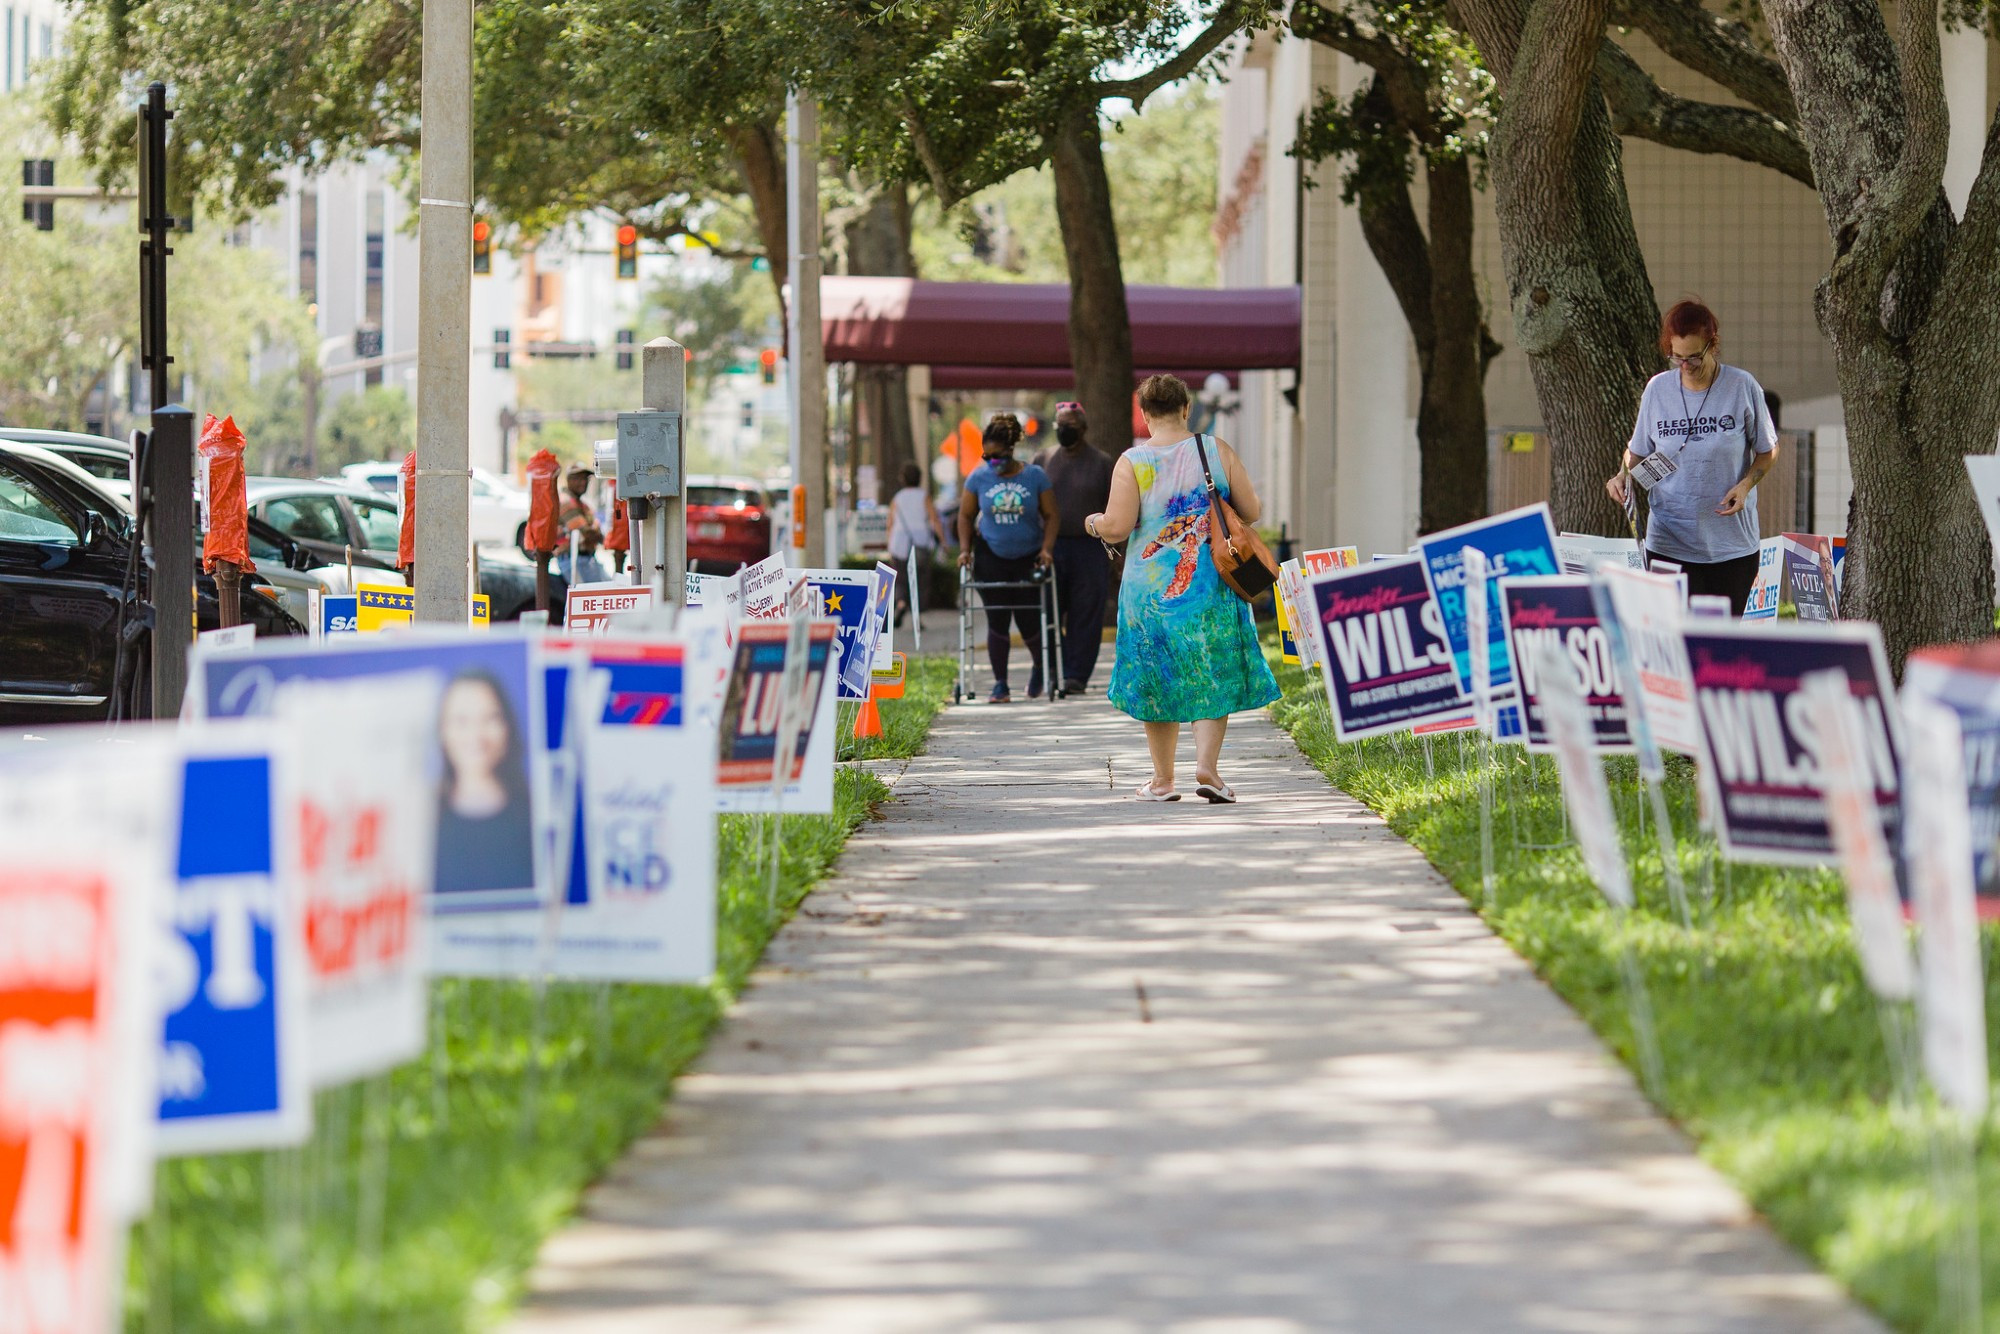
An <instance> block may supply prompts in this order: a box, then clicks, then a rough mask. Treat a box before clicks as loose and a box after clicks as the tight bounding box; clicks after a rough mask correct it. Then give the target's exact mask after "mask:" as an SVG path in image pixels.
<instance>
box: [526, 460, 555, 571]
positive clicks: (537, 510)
mask: <svg viewBox="0 0 2000 1334" xmlns="http://www.w3.org/2000/svg"><path fill="white" fill-rule="evenodd" d="M561 473H562V464H560V463H558V462H557V461H556V456H555V455H554V454H551V453H550V452H549V451H548V450H546V449H538V450H536V451H535V456H534V457H533V458H531V459H529V460H528V532H527V535H526V537H525V538H524V539H523V542H522V545H523V546H525V547H526V548H527V549H528V550H529V551H542V552H552V551H554V550H555V549H556V547H557V545H558V542H557V536H556V478H557V477H558V476H560V475H561Z"/></svg>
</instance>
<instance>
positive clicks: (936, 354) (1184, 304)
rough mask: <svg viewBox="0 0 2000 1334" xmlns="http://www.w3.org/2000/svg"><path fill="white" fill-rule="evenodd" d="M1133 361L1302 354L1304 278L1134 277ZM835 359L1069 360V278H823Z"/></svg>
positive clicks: (1167, 366)
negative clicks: (1151, 283)
mask: <svg viewBox="0 0 2000 1334" xmlns="http://www.w3.org/2000/svg"><path fill="white" fill-rule="evenodd" d="M1125 303H1126V307H1127V309H1128V310H1129V311H1130V312H1131V316H1132V361H1133V364H1134V365H1138V366H1150V367H1153V368H1155V369H1158V370H1170V371H1174V372H1176V373H1177V374H1179V373H1186V372H1195V373H1198V374H1204V375H1205V374H1207V373H1208V372H1209V371H1218V370H1220V371H1233V370H1263V369H1275V368H1279V367H1285V366H1296V365H1297V364H1298V360H1299V289H1298V288H1296V287H1143V286H1128V287H1127V288H1126V289H1125ZM820 328H821V332H822V335H823V337H824V338H825V341H826V359H827V360H828V361H857V362H874V363H878V364H879V363H887V364H891V365H902V366H925V365H929V366H968V367H1005V366H1011V367H1048V368H1057V367H1067V366H1068V365H1069V364H1070V356H1069V285H1068V284H1066V283H940V282H927V281H924V280H921V279H914V278H846V277H833V278H822V279H821V280H820Z"/></svg>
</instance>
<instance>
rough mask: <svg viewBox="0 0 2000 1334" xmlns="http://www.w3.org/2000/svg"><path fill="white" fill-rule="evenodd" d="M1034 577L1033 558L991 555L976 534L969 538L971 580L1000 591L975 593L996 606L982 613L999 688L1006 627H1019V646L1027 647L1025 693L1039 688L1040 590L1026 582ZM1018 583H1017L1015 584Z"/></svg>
mask: <svg viewBox="0 0 2000 1334" xmlns="http://www.w3.org/2000/svg"><path fill="white" fill-rule="evenodd" d="M1034 574H1035V554H1034V553H1033V552H1029V553H1028V554H1027V555H1025V556H999V555H995V554H994V552H993V548H992V547H989V546H987V545H986V539H985V538H983V537H981V536H980V535H979V534H978V533H976V532H975V533H974V534H973V535H972V577H973V578H974V579H975V580H977V581H978V582H980V583H982V584H1002V585H1004V586H1003V587H1000V588H984V589H981V590H980V592H979V599H980V601H981V602H988V603H996V602H997V603H999V604H1000V606H1001V609H1000V610H993V611H988V612H987V613H986V656H987V658H988V660H990V661H991V662H992V664H993V679H994V680H995V681H996V682H998V683H999V684H1001V685H1003V686H1004V685H1006V684H1007V653H1008V649H1009V648H1010V647H1011V646H1012V645H1013V642H1014V636H1013V632H1012V631H1011V630H1010V629H1009V628H1008V627H1009V625H1010V623H1011V624H1012V625H1018V626H1020V627H1021V642H1022V643H1023V644H1025V645H1027V648H1028V662H1029V664H1030V667H1031V670H1030V671H1029V673H1028V689H1029V690H1030V691H1031V692H1032V691H1033V690H1034V688H1035V687H1036V686H1038V685H1040V684H1042V612H1041V605H1042V602H1041V599H1042V588H1041V585H1040V584H1034V583H1029V582H1027V581H1028V580H1030V579H1032V578H1033V577H1034ZM1015 580H1020V581H1021V582H1020V583H1018V584H1017V583H1015V582H1014V581H1015Z"/></svg>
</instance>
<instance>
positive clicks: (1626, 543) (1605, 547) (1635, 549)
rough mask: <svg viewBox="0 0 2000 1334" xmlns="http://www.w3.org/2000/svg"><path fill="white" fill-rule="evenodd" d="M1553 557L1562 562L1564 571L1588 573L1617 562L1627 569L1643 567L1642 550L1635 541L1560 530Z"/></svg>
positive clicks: (1627, 538)
mask: <svg viewBox="0 0 2000 1334" xmlns="http://www.w3.org/2000/svg"><path fill="white" fill-rule="evenodd" d="M1556 559H1557V560H1559V561H1561V562H1562V572H1563V573H1564V574H1591V573H1593V572H1595V571H1596V569H1597V567H1598V566H1600V565H1616V566H1618V567H1620V568H1621V569H1627V570H1643V569H1645V568H1646V556H1645V553H1644V552H1642V551H1640V550H1639V543H1638V541H1637V540H1636V539H1633V538H1630V537H1593V536H1592V535H1590V534H1589V533H1559V534H1557V536H1556Z"/></svg>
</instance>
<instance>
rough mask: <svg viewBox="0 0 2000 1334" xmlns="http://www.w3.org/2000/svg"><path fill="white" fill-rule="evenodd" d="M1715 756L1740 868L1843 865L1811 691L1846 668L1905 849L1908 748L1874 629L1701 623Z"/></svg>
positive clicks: (1865, 624) (1723, 828) (1885, 808)
mask: <svg viewBox="0 0 2000 1334" xmlns="http://www.w3.org/2000/svg"><path fill="white" fill-rule="evenodd" d="M1682 639H1683V641H1684V642H1685V643H1686V646H1687V655H1688V663H1689V666H1690V668H1691V670H1692V673H1693V678H1694V692H1695V702H1696V705H1697V711H1698V712H1699V714H1700V717H1701V728H1702V740H1703V748H1704V751H1705V754H1706V757H1707V761H1708V765H1709V770H1710V772H1711V774H1713V776H1714V779H1715V786H1716V791H1717V792H1718V793H1719V795H1720V797H1721V809H1720V810H1719V811H1718V813H1717V822H1716V823H1717V828H1718V830H1719V832H1720V833H1721V836H1722V846H1723V850H1724V851H1725V852H1727V853H1728V854H1729V855H1730V856H1731V857H1733V858H1736V859H1737V860H1740V861H1758V862H1774V863H1778V864H1782V865H1795V866H1822V865H1830V864H1832V863H1833V861H1834V860H1835V848H1834V843H1833V835H1832V832H1831V831H1830V830H1829V829H1828V827H1827V815H1826V801H1825V798H1824V796H1823V795H1822V792H1821V776H1820V767H1821V760H1820V757H1821V752H1822V750H1823V747H1824V744H1825V743H1824V741H1823V739H1822V738H1821V736H1820V735H1819V732H1818V730H1817V729H1816V728H1815V727H1814V726H1813V721H1812V716H1811V713H1810V710H1809V708H1808V706H1807V701H1805V700H1804V699H1802V698H1801V696H1800V689H1801V684H1800V680H1801V678H1802V677H1804V676H1806V675H1807V674H1809V673H1811V672H1818V671H1826V670H1828V669H1832V668H1838V669H1839V670H1841V671H1844V672H1845V673H1846V674H1847V682H1848V693H1849V695H1851V696H1852V698H1853V700H1854V704H1855V707H1856V708H1857V709H1858V710H1859V712H1860V719H1861V731H1862V738H1863V743H1864V749H1865V753H1866V760H1867V768H1868V772H1869V775H1870V778H1871V779H1872V781H1873V783H1874V788H1875V805H1876V809H1877V810H1878V811H1879V812H1880V813H1881V816H1882V825H1883V834H1884V837H1885V838H1886V839H1887V841H1888V845H1889V846H1890V847H1892V848H1893V847H1895V846H1896V843H1897V837H1898V817H1899V810H1900V808H1899V800H1898V796H1897V790H1898V784H1897V774H1898V771H1899V766H1900V758H1899V756H1900V745H1899V738H1898V736H1897V729H1896V717H1895V712H1894V710H1893V709H1891V708H1889V707H1888V701H1889V697H1890V691H1891V689H1892V678H1891V677H1890V675H1889V665H1888V662H1887V660H1886V659H1885V658H1884V657H1883V654H1882V637H1881V631H1880V630H1879V629H1878V628H1877V627H1876V625H1875V624H1874V623H1873V622H1872V621H1837V622H1834V623H1831V624H1827V625H1816V626H1806V625H1798V624H1794V625H1791V626H1785V625H1782V624H1781V625H1774V626H1761V625H1760V626H1752V625H1726V624H1716V623H1715V622H1711V621H1690V622H1688V623H1687V625H1686V627H1685V629H1684V630H1683V631H1682Z"/></svg>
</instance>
